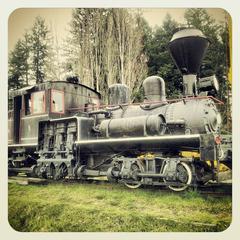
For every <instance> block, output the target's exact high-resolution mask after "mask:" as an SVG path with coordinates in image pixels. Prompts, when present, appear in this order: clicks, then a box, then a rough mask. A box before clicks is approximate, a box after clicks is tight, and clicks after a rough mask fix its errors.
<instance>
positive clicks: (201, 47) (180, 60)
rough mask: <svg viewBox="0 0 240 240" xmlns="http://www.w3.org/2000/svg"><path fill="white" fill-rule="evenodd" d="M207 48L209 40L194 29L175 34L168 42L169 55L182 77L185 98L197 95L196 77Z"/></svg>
mask: <svg viewBox="0 0 240 240" xmlns="http://www.w3.org/2000/svg"><path fill="white" fill-rule="evenodd" d="M208 46H209V40H208V39H207V38H206V36H204V35H203V33H202V32H201V31H200V30H198V29H194V28H186V29H182V30H180V31H178V32H176V33H175V34H174V35H173V37H172V39H171V41H170V42H169V50H170V54H171V56H172V58H173V60H174V62H175V64H176V66H177V67H178V68H179V70H180V71H181V73H182V75H183V87H184V95H185V96H193V95H197V85H196V81H197V79H196V76H197V72H198V70H199V68H200V65H201V62H202V59H203V57H204V55H205V52H206V50H207V48H208Z"/></svg>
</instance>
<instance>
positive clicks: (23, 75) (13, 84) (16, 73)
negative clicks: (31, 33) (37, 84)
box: [8, 34, 30, 89]
mask: <svg viewBox="0 0 240 240" xmlns="http://www.w3.org/2000/svg"><path fill="white" fill-rule="evenodd" d="M29 52H30V49H29V44H28V35H27V34H25V36H24V39H23V40H20V39H19V40H18V41H17V43H16V45H15V47H14V49H13V51H12V52H11V53H10V55H9V70H8V87H9V89H17V88H21V87H23V86H27V85H28V84H29V82H28V75H29V62H28V59H29Z"/></svg>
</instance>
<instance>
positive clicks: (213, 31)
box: [8, 8, 231, 131]
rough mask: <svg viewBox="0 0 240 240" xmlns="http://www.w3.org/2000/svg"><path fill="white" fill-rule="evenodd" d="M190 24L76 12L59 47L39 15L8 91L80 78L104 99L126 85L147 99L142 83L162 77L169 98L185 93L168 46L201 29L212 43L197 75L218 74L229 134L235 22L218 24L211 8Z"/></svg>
mask: <svg viewBox="0 0 240 240" xmlns="http://www.w3.org/2000/svg"><path fill="white" fill-rule="evenodd" d="M184 19H185V24H182V23H179V22H177V21H176V20H174V19H173V18H172V16H171V15H170V14H167V15H166V17H165V19H164V21H163V24H162V25H161V26H156V27H154V28H152V27H150V25H149V24H148V22H147V21H146V20H145V18H144V17H143V14H142V11H141V9H104V8H96V9H89V8H88V9H73V10H72V18H71V22H70V25H69V34H68V37H67V38H66V39H65V40H64V43H63V44H61V45H60V44H59V43H58V39H57V38H56V36H54V33H53V31H52V29H51V28H49V26H48V25H47V23H46V21H45V19H44V18H42V17H40V16H37V17H36V18H35V21H34V23H33V25H32V27H31V28H30V29H27V30H26V32H25V34H24V36H23V37H22V38H21V39H18V40H17V42H16V44H15V46H14V48H13V50H12V51H11V52H10V53H9V60H8V61H9V74H8V88H9V90H14V89H18V88H22V87H25V86H28V85H33V84H36V83H41V82H44V81H57V80H66V78H67V77H69V76H72V77H78V78H79V80H80V83H82V84H85V85H87V86H89V87H91V88H93V89H95V90H96V91H99V92H100V93H101V95H102V100H103V102H105V103H107V93H108V87H109V86H110V85H111V84H114V83H122V84H126V85H127V86H128V87H129V88H130V89H131V100H132V101H134V102H139V101H141V100H142V99H143V94H144V93H143V89H142V82H143V80H144V79H145V78H146V77H147V76H150V75H158V76H161V77H163V78H164V80H165V82H166V93H167V96H168V98H176V97H179V96H181V94H182V77H181V74H180V72H179V70H178V69H177V67H176V66H175V64H174V62H173V61H172V59H171V56H170V53H169V51H168V43H169V41H170V39H171V37H172V35H173V33H174V32H175V31H176V29H178V28H180V27H194V28H198V29H200V30H201V31H202V32H203V33H204V35H205V36H207V38H208V39H209V40H210V42H211V44H210V47H209V49H208V51H207V54H206V56H205V58H204V60H203V62H202V65H201V68H200V70H199V73H198V76H199V77H205V76H210V75H213V74H215V75H216V77H217V79H218V81H219V84H220V90H219V94H218V98H219V99H220V100H222V101H223V102H224V103H225V104H224V105H223V106H221V107H220V111H221V112H222V116H223V123H224V131H231V84H230V83H231V79H230V78H231V74H230V72H231V57H230V50H231V49H230V43H231V41H230V36H231V22H230V20H229V21H224V22H216V20H215V19H214V18H213V17H211V16H210V15H209V14H208V12H207V11H206V9H186V10H185V13H184Z"/></svg>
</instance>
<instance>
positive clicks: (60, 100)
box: [51, 90, 64, 113]
mask: <svg viewBox="0 0 240 240" xmlns="http://www.w3.org/2000/svg"><path fill="white" fill-rule="evenodd" d="M51 112H54V113H64V92H62V91H58V90H52V91H51Z"/></svg>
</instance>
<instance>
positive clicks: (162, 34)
mask: <svg viewBox="0 0 240 240" xmlns="http://www.w3.org/2000/svg"><path fill="white" fill-rule="evenodd" d="M179 26H180V24H179V23H177V22H176V21H175V20H173V19H172V17H171V16H170V15H169V14H167V15H166V17H165V19H164V21H163V25H162V26H161V27H157V28H156V29H155V31H154V32H153V34H152V38H151V40H150V41H149V43H148V47H147V49H146V52H147V55H148V58H149V61H148V75H159V76H161V77H162V78H164V80H165V82H166V93H167V95H168V97H169V98H174V97H176V96H178V95H179V94H180V93H181V92H182V76H181V74H180V72H179V71H178V69H177V67H176V65H175V64H174V62H173V60H172V58H171V56H170V53H169V50H168V43H169V41H170V40H171V38H172V35H173V33H174V31H175V30H176V28H178V27H179Z"/></svg>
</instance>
